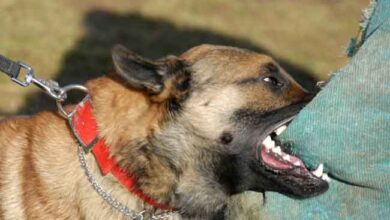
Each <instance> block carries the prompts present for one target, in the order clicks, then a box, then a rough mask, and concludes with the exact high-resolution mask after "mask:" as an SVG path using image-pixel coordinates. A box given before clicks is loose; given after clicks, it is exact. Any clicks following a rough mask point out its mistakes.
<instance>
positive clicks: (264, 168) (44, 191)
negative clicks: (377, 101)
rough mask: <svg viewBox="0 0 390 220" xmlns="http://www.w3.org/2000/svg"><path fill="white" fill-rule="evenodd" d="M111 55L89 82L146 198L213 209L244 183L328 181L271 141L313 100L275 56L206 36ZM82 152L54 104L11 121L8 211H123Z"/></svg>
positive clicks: (0, 128) (114, 185) (278, 187)
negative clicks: (173, 50)
mask: <svg viewBox="0 0 390 220" xmlns="http://www.w3.org/2000/svg"><path fill="white" fill-rule="evenodd" d="M113 62H114V67H115V71H114V73H112V74H110V75H108V76H102V77H100V78H97V79H94V80H91V81H89V82H88V83H87V87H88V89H89V94H90V96H91V100H92V103H93V113H94V116H95V118H96V121H97V126H98V131H99V136H100V137H101V138H103V137H104V139H105V142H106V144H107V146H109V150H110V153H111V155H114V156H115V157H116V159H117V161H118V164H119V165H120V166H121V167H122V169H123V170H126V171H127V172H128V173H131V174H132V175H134V176H135V178H136V180H137V187H138V188H139V189H140V190H142V192H143V193H144V194H145V195H147V196H149V197H151V198H153V199H154V200H155V201H157V202H159V203H161V204H167V205H169V206H172V207H174V208H175V210H177V213H176V214H175V215H174V216H172V218H177V219H182V218H193V219H207V218H210V217H211V216H213V215H214V214H215V213H217V212H219V211H221V210H223V209H224V207H225V205H226V202H227V199H228V197H229V196H230V195H233V194H236V193H240V192H243V191H246V190H255V191H259V192H263V191H266V190H271V191H278V192H281V193H284V194H287V195H290V196H297V197H308V196H313V195H317V194H319V193H321V192H323V191H324V190H326V188H327V183H326V182H325V181H323V180H322V179H321V178H318V177H316V176H315V175H313V174H312V173H310V172H308V170H307V169H306V168H305V166H304V165H303V164H302V163H301V161H300V160H299V159H298V158H296V157H294V156H292V155H288V154H287V153H285V152H287V150H286V149H284V147H283V146H282V149H280V148H279V149H277V148H276V147H274V146H270V145H273V144H274V142H273V141H272V140H270V139H269V138H266V137H268V135H270V134H274V133H275V132H274V130H275V129H277V128H278V127H280V126H281V125H283V124H285V123H287V122H288V121H290V120H291V117H292V116H294V115H296V114H297V112H298V111H299V110H300V109H301V108H302V106H303V105H304V104H305V103H307V102H308V101H309V100H310V99H311V95H310V94H308V93H307V92H305V91H304V89H302V88H301V87H300V86H299V85H298V84H297V83H296V82H295V81H294V80H293V79H292V78H291V77H290V76H289V75H288V74H287V73H286V72H285V71H284V70H283V69H282V68H281V67H280V66H279V65H278V64H277V63H276V62H275V61H274V60H273V59H272V58H270V57H268V56H266V55H261V54H257V53H254V52H250V51H247V50H243V49H237V48H232V47H224V46H212V45H202V46H198V47H195V48H193V49H191V50H189V51H187V52H185V53H184V54H182V55H181V56H179V57H168V58H166V59H161V60H157V61H149V60H146V59H144V58H142V57H140V56H138V55H136V54H134V53H132V52H129V51H127V50H126V49H125V48H124V47H122V46H116V47H115V48H114V49H113ZM271 136H273V135H271ZM265 140H266V141H265ZM265 142H267V143H265ZM259 146H260V147H259ZM77 149H78V144H77V142H76V140H75V137H74V135H73V133H72V132H71V130H70V129H69V126H68V124H67V122H66V120H64V119H63V118H61V117H60V116H59V115H58V114H57V113H54V112H43V113H40V114H37V115H35V116H31V117H26V118H14V119H11V118H10V119H6V120H4V121H2V122H1V124H0V152H1V154H0V219H2V220H10V219H18V220H19V219H20V220H22V219H104V220H106V219H126V216H124V215H122V214H121V213H119V212H118V211H117V210H115V209H114V208H112V207H111V206H110V205H108V204H107V203H106V201H105V200H103V199H102V198H101V197H100V196H99V195H98V193H97V192H95V191H94V189H93V188H92V186H91V184H90V182H89V181H88V179H87V177H86V176H85V174H84V171H83V169H82V168H81V167H80V163H79V160H78V153H77ZM280 150H282V152H280ZM283 151H285V152H283ZM287 155H288V157H287ZM86 159H87V164H88V166H89V167H90V169H91V172H92V174H93V176H94V178H96V179H97V181H98V182H99V184H101V186H102V187H103V188H104V189H106V190H107V191H108V192H109V193H110V194H111V195H112V196H113V197H115V198H116V199H117V200H118V201H120V202H121V203H123V204H126V205H127V207H129V208H130V209H131V210H134V211H136V212H139V211H142V210H153V207H152V206H151V205H149V204H148V203H145V202H144V201H142V200H140V199H139V198H138V197H137V196H135V195H134V194H132V193H130V192H129V191H128V190H127V189H126V188H125V187H123V186H122V185H121V184H120V183H119V182H118V180H117V179H116V178H115V177H113V176H112V175H111V174H108V175H106V176H102V174H101V173H100V170H99V167H98V166H97V164H96V161H95V158H94V156H93V155H92V154H87V155H86ZM156 212H159V210H156Z"/></svg>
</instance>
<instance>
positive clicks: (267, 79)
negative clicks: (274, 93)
mask: <svg viewBox="0 0 390 220" xmlns="http://www.w3.org/2000/svg"><path fill="white" fill-rule="evenodd" d="M263 81H264V82H266V83H268V84H270V85H272V86H274V87H282V86H283V83H281V82H280V81H279V80H278V79H276V78H275V77H273V76H267V77H264V78H263Z"/></svg>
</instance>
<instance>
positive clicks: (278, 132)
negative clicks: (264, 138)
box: [275, 125, 287, 135]
mask: <svg viewBox="0 0 390 220" xmlns="http://www.w3.org/2000/svg"><path fill="white" fill-rule="evenodd" d="M286 128H287V126H286V125H283V126H281V127H279V128H278V129H276V130H275V133H276V135H280V134H281V133H283V131H284V130H286Z"/></svg>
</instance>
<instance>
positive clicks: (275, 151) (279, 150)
mask: <svg viewBox="0 0 390 220" xmlns="http://www.w3.org/2000/svg"><path fill="white" fill-rule="evenodd" d="M271 150H272V152H274V153H275V154H279V155H281V154H282V149H280V147H279V146H277V147H275V148H272V149H271Z"/></svg>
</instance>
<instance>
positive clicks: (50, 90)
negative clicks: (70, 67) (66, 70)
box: [31, 77, 66, 102]
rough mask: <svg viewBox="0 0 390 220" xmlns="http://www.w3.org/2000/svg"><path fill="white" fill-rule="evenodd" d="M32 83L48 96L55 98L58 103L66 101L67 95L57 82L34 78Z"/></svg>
mask: <svg viewBox="0 0 390 220" xmlns="http://www.w3.org/2000/svg"><path fill="white" fill-rule="evenodd" d="M31 82H33V83H34V84H35V85H36V86H38V87H39V88H40V89H42V90H43V91H44V92H45V93H46V94H48V95H49V96H51V97H52V98H54V99H55V100H56V101H61V102H62V101H65V99H66V93H64V91H63V89H61V87H60V86H59V85H58V83H57V82H56V81H53V80H43V79H38V78H35V77H32V79H31Z"/></svg>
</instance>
